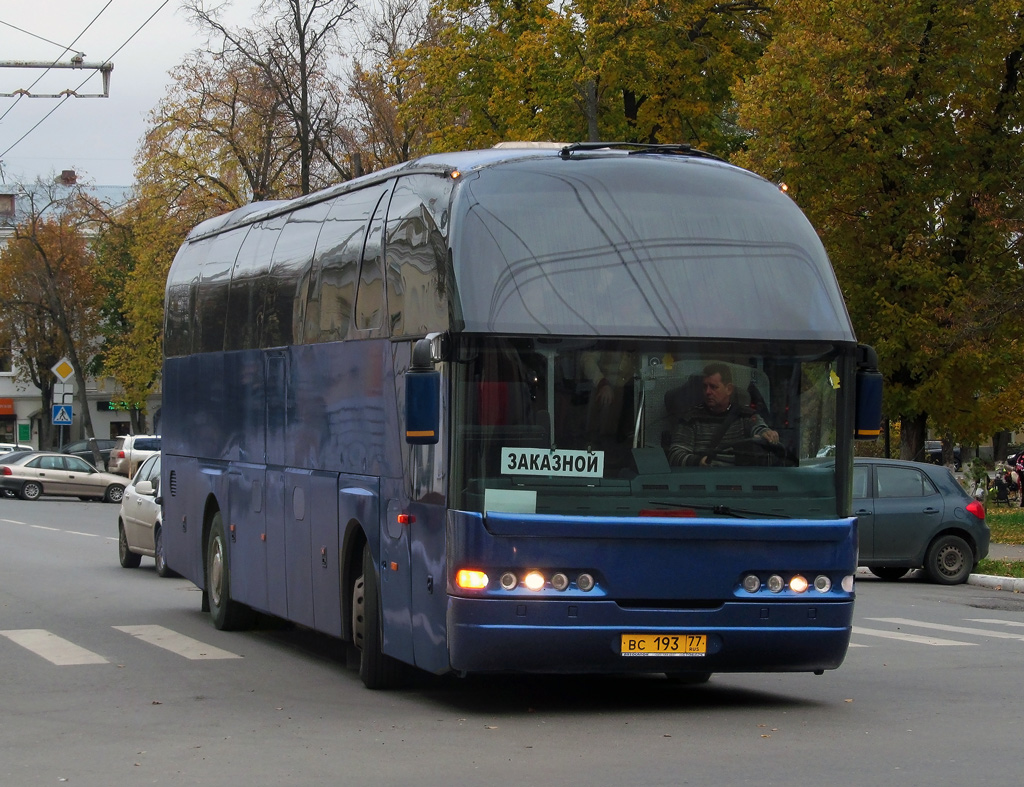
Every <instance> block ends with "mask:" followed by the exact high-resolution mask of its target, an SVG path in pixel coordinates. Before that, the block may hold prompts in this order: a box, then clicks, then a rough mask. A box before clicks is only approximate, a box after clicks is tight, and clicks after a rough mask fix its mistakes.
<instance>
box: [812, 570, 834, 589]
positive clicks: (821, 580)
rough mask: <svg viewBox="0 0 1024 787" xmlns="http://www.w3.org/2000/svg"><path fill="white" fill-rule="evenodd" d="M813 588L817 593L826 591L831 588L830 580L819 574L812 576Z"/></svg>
mask: <svg viewBox="0 0 1024 787" xmlns="http://www.w3.org/2000/svg"><path fill="white" fill-rule="evenodd" d="M814 589H815V590H817V591H818V592H819V593H828V592H829V591H830V590H831V589H832V580H831V579H829V578H828V577H826V576H825V575H824V574H820V575H818V576H816V577H815V578H814Z"/></svg>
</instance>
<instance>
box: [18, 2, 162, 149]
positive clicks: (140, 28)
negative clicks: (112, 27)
mask: <svg viewBox="0 0 1024 787" xmlns="http://www.w3.org/2000/svg"><path fill="white" fill-rule="evenodd" d="M170 2H171V0H164V1H163V2H162V3H161V4H160V7H159V8H157V9H156V10H155V11H154V12H153V13H152V14H150V15H149V17H147V18H146V21H145V22H143V23H142V24H141V25H139V27H138V28H137V29H136V30H135V32H134V33H132V34H131V35H130V36H128V38H127V39H126V40H125V42H124V43H123V44H121V46H119V47H118V48H117V49H115V50H114V52H113V53H112V54H111V55H110V56H109V57H107V58H106V59H105V60H104V61H103V62H104V63H109V62H110V61H111V60H112V59H113V58H114V57H116V56H117V54H118V52H120V51H121V50H122V49H124V48H125V47H126V46H128V44H129V43H131V41H132V39H134V38H135V36H137V35H138V34H139V33H140V32H142V29H143V28H144V27H145V26H146V25H148V24H149V23H150V22H152V21H153V17H155V16H156V15H157V14H159V13H160V12H161V11H163V10H164V7H165V6H166V5H167V4H168V3H170ZM107 5H110V3H109V2H108V3H107ZM104 10H106V6H104ZM100 13H101V14H102V13H103V11H100ZM94 21H95V20H94ZM90 24H91V23H90ZM83 32H84V31H83ZM75 40H76V41H77V40H78V39H75ZM92 76H93V75H92V74H90V75H89V76H87V77H86V78H85V79H84V80H83V81H82V83H81V84H80V85H79V86H78V87H76V88H75V89H74V90H73V91H70V93H69V94H68V95H66V96H64V98H62V99H61V100H60V101H58V102H57V104H55V105H54V107H53V108H52V109H51V110H50V111H49V112H47V113H46V114H45V115H43V117H41V118H40V119H39V121H38V122H37V123H36V124H35V125H34V126H32V128H30V129H29V130H28V131H26V132H25V133H24V134H22V135H21V136H20V137H19V138H18V139H17V141H15V142H14V144H12V145H11V146H10V147H8V148H7V149H6V150H4V151H3V152H2V153H0V159H2V158H3V157H4V156H6V155H7V154H8V153H10V152H11V151H12V150H14V148H16V147H17V146H18V145H20V144H21V143H22V142H23V141H24V140H25V138H26V137H28V135H29V134H31V133H32V132H33V131H35V130H36V129H37V128H39V126H41V125H42V124H43V123H44V122H45V121H46V120H47V118H49V117H50V116H51V115H52V114H53V113H54V112H56V111H57V110H58V109H60V107H62V106H63V105H64V102H65V101H67V100H68V99H69V98H71V97H72V95H73V94H74V93H77V92H78V91H79V90H81V89H82V87H83V86H84V85H85V83H86V82H88V81H89V80H90V79H92Z"/></svg>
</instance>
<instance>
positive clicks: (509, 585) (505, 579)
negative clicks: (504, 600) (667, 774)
mask: <svg viewBox="0 0 1024 787" xmlns="http://www.w3.org/2000/svg"><path fill="white" fill-rule="evenodd" d="M518 584H519V578H518V577H517V576H516V575H515V574H513V573H512V572H511V571H506V572H505V573H504V574H502V575H501V586H502V587H503V588H505V590H515V589H516V585H518Z"/></svg>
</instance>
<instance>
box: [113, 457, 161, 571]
mask: <svg viewBox="0 0 1024 787" xmlns="http://www.w3.org/2000/svg"><path fill="white" fill-rule="evenodd" d="M161 502H162V501H161V498H160V454H155V455H153V456H151V457H150V458H149V459H147V460H146V461H145V462H143V463H142V466H141V467H140V468H139V472H137V473H136V474H135V478H133V479H132V482H131V483H130V484H128V486H127V487H126V488H125V490H124V497H123V498H122V500H121V511H120V513H119V514H118V517H117V552H118V557H119V558H120V560H121V565H122V566H123V567H124V568H138V567H139V564H140V563H141V562H142V556H143V555H146V556H147V557H151V558H153V559H154V560H155V561H156V573H157V574H159V575H160V576H162V577H169V576H173V575H174V572H172V571H171V570H170V569H169V568H167V562H166V561H165V560H164V544H163V535H162V534H161V532H160V529H161V526H162V524H163V522H162V516H161V513H162V509H163V507H162V505H161Z"/></svg>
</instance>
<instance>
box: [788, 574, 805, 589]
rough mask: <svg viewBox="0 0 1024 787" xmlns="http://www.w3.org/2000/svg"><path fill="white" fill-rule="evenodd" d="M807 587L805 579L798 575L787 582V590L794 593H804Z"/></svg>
mask: <svg viewBox="0 0 1024 787" xmlns="http://www.w3.org/2000/svg"><path fill="white" fill-rule="evenodd" d="M808 587H809V585H808V583H807V579H806V578H804V577H802V576H800V574H797V575H796V576H795V577H793V578H792V579H791V580H789V589H790V590H792V591H793V592H794V593H805V592H806V591H807V588H808Z"/></svg>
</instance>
